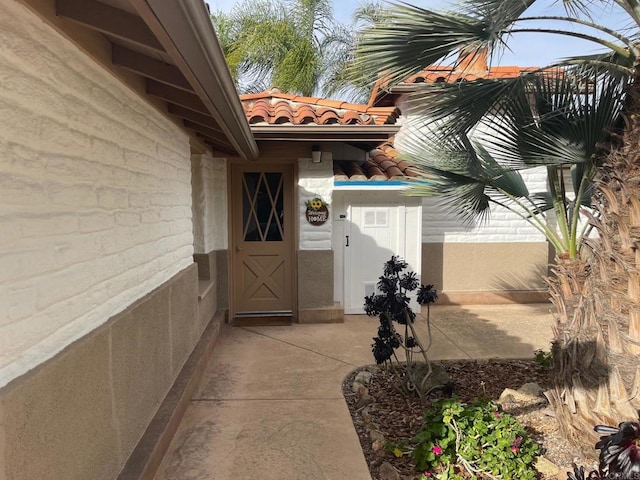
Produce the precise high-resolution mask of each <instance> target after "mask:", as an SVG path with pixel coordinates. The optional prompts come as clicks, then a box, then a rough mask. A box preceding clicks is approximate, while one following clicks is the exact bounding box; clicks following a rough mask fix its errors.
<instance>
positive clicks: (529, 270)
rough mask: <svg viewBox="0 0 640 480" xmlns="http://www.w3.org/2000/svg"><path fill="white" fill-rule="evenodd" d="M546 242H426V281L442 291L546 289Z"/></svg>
mask: <svg viewBox="0 0 640 480" xmlns="http://www.w3.org/2000/svg"><path fill="white" fill-rule="evenodd" d="M548 255H549V247H548V245H547V244H546V243H545V242H507V243H499V242H488V243H479V242H476V243H471V242H470V243H456V242H450V243H444V244H443V243H423V244H422V282H423V283H430V284H434V286H435V288H436V289H437V290H438V291H440V292H448V293H453V292H491V291H493V292H496V291H505V292H506V291H526V290H540V291H544V290H546V284H545V281H544V277H545V276H546V275H547V266H548Z"/></svg>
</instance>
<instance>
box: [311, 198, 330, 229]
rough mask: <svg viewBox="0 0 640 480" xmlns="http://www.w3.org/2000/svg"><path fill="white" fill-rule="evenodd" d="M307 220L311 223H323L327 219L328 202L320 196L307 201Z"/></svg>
mask: <svg viewBox="0 0 640 480" xmlns="http://www.w3.org/2000/svg"><path fill="white" fill-rule="evenodd" d="M306 205H307V222H309V223H310V224H311V225H316V226H319V225H323V224H325V223H326V222H327V220H328V219H329V204H327V203H326V202H325V201H324V200H322V199H321V198H320V197H316V198H314V199H312V200H309V201H307V203H306Z"/></svg>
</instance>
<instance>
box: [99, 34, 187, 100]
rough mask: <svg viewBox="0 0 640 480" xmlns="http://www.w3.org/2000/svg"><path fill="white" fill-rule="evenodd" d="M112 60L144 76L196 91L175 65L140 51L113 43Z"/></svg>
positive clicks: (182, 88)
mask: <svg viewBox="0 0 640 480" xmlns="http://www.w3.org/2000/svg"><path fill="white" fill-rule="evenodd" d="M111 61H112V62H113V64H114V65H118V66H120V67H123V68H126V69H127V70H129V71H131V72H134V73H138V74H140V75H142V76H144V77H147V78H151V79H153V80H157V81H158V82H161V83H165V84H167V85H171V86H173V87H176V88H179V89H181V90H186V91H189V92H191V93H195V92H194V91H193V89H192V88H191V85H189V82H187V79H186V78H184V75H182V72H181V71H180V69H179V68H178V67H176V66H175V65H171V64H168V63H165V62H163V61H162V60H156V59H155V58H151V57H149V56H147V55H144V54H142V53H139V52H134V51H133V50H129V49H128V48H125V47H122V46H120V45H116V44H113V45H112V48H111Z"/></svg>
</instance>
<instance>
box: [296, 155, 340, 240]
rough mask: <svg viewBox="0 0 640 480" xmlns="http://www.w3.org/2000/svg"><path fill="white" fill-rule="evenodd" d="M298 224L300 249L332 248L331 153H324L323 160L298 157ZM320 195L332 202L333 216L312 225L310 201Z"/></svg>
mask: <svg viewBox="0 0 640 480" xmlns="http://www.w3.org/2000/svg"><path fill="white" fill-rule="evenodd" d="M298 179H299V180H298V224H299V225H300V231H299V248H300V250H331V230H332V219H331V216H332V214H331V212H332V208H333V205H332V204H331V203H332V193H333V162H332V160H331V154H330V153H328V152H324V153H323V160H322V162H321V163H313V162H312V161H311V159H310V158H301V159H299V160H298ZM315 197H320V198H322V200H324V201H325V202H327V203H328V204H329V220H328V221H327V222H326V223H325V224H324V225H318V226H315V225H311V224H310V223H309V222H307V218H306V211H307V207H306V202H307V201H308V200H312V199H313V198H315Z"/></svg>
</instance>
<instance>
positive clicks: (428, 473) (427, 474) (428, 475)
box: [422, 471, 431, 477]
mask: <svg viewBox="0 0 640 480" xmlns="http://www.w3.org/2000/svg"><path fill="white" fill-rule="evenodd" d="M422 475H424V476H425V477H430V476H431V472H427V471H424V472H422Z"/></svg>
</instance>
